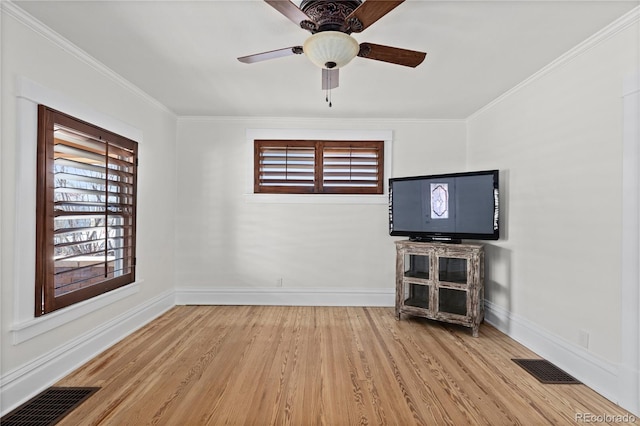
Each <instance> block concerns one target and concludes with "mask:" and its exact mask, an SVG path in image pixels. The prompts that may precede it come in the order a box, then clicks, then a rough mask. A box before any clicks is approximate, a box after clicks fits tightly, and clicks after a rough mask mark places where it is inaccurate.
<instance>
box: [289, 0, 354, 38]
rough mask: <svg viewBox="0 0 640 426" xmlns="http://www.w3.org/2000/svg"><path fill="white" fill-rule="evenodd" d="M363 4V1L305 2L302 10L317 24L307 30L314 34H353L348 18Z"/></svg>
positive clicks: (319, 0) (318, 0)
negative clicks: (333, 32)
mask: <svg viewBox="0 0 640 426" xmlns="http://www.w3.org/2000/svg"><path fill="white" fill-rule="evenodd" d="M361 4H362V1H361V0H343V1H331V0H303V1H302V3H301V4H300V9H301V10H302V11H303V12H304V13H306V14H307V16H309V18H311V19H312V20H313V22H314V23H315V26H314V27H315V28H306V29H308V30H310V31H311V32H313V33H319V32H323V31H340V32H343V33H347V34H351V32H352V29H351V25H350V24H349V23H347V22H346V21H347V16H349V15H350V14H351V12H353V11H354V10H356V9H357V8H358V6H360V5H361ZM303 27H304V26H303Z"/></svg>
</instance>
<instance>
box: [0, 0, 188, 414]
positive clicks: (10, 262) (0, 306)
mask: <svg viewBox="0 0 640 426" xmlns="http://www.w3.org/2000/svg"><path fill="white" fill-rule="evenodd" d="M1 19H2V22H1V24H2V26H1V28H2V37H1V42H2V73H1V78H2V80H1V87H2V98H1V102H2V133H1V136H2V141H1V145H0V151H1V152H2V158H1V163H0V164H1V182H2V186H1V195H2V198H1V200H2V206H1V210H0V214H1V216H0V217H1V228H0V232H1V234H2V242H1V245H0V249H1V259H0V265H1V275H0V278H1V281H0V291H1V294H2V297H1V301H0V310H1V313H0V315H1V317H0V322H1V328H0V346H1V349H0V357H1V361H0V382H1V389H0V390H1V394H0V395H1V398H0V399H1V407H0V410H1V411H2V412H6V411H7V410H8V409H10V408H11V407H13V406H15V405H16V404H17V403H19V402H21V400H23V399H24V398H25V397H28V396H32V395H33V393H34V392H36V391H38V390H40V389H42V388H44V387H46V386H48V385H50V384H51V382H52V381H54V380H55V379H56V378H58V377H60V376H62V375H64V374H66V373H68V372H69V369H73V368H76V367H77V366H78V365H79V363H81V362H83V361H84V360H86V358H88V357H90V356H92V355H93V354H95V353H96V352H99V351H100V350H102V349H104V348H105V347H106V346H108V345H109V344H111V343H113V342H114V341H115V340H117V339H118V338H120V337H122V336H123V335H125V334H126V333H128V332H130V331H131V330H133V329H135V328H137V327H139V326H141V325H142V324H143V323H144V321H147V320H149V319H150V318H151V317H153V316H154V315H157V314H158V312H160V311H161V310H162V309H166V308H167V307H168V306H171V305H173V280H172V276H173V269H174V268H173V264H174V253H173V249H172V245H173V236H174V225H175V217H174V209H173V201H174V200H175V191H176V186H175V165H174V153H175V145H174V144H175V135H176V118H175V116H174V115H173V114H172V113H170V112H169V111H167V110H166V109H165V108H164V107H162V106H161V105H159V104H157V103H155V102H154V101H153V100H151V99H150V98H148V97H147V96H145V95H144V94H142V93H141V92H139V90H138V89H136V88H134V87H132V86H130V85H128V83H126V82H124V81H123V80H121V79H120V78H119V77H117V76H116V75H115V74H113V73H111V72H110V71H109V70H107V69H106V68H104V67H103V66H102V65H101V64H99V63H97V62H95V61H93V60H92V59H91V58H89V57H87V56H86V55H85V54H84V53H82V52H80V51H78V50H77V49H76V48H75V47H74V46H71V45H68V44H67V43H66V42H65V41H64V40H62V39H61V38H59V37H58V36H57V35H56V34H54V33H52V32H50V31H49V30H48V29H46V28H44V27H42V26H41V25H40V24H38V23H37V22H34V21H33V20H31V18H29V17H28V16H25V15H23V14H22V13H20V11H19V10H18V9H17V8H15V6H11V5H8V4H7V5H6V4H4V3H3V5H2V16H1ZM25 81H27V82H28V84H27V86H29V87H30V88H31V89H34V88H35V89H34V90H26V91H27V92H30V94H29V95H28V96H27V97H28V98H29V99H25V98H21V99H18V96H25V89H24V87H25V84H24V82H25ZM36 92H37V93H36ZM34 93H35V94H34ZM38 97H42V98H43V99H49V100H50V101H51V102H54V103H56V106H63V107H68V108H70V109H72V110H73V111H67V112H72V113H79V114H82V115H84V116H90V117H95V118H96V119H98V120H99V121H101V122H102V123H108V124H107V125H111V124H114V123H115V124H116V125H117V126H118V127H120V128H123V129H133V133H138V134H139V135H140V137H141V141H140V145H139V155H140V162H141V164H140V168H139V176H138V179H139V185H138V200H139V204H138V206H139V208H138V248H137V256H138V270H137V279H138V284H137V285H136V286H135V287H136V288H135V291H130V292H128V293H126V292H125V293H124V294H125V296H126V297H122V298H120V300H118V301H115V302H112V303H108V304H106V306H102V307H100V308H98V309H97V310H95V311H94V312H89V313H86V314H84V313H83V312H81V311H78V310H76V311H75V312H74V313H72V314H69V311H65V310H62V311H59V312H57V313H55V314H50V316H44V317H42V318H41V319H38V320H35V319H33V314H32V313H33V300H30V301H29V300H26V301H25V300H19V298H20V294H23V293H24V289H28V290H30V291H31V294H33V290H32V288H33V286H34V282H33V279H32V277H33V271H34V269H35V266H34V265H35V258H33V256H32V253H33V244H35V240H33V241H32V239H31V238H30V237H31V236H32V235H33V229H34V228H33V227H34V223H33V222H32V220H31V219H33V218H34V217H35V213H34V211H35V207H34V205H35V195H34V194H35V186H34V182H35V179H32V178H31V176H32V174H35V168H32V167H33V166H34V165H35V157H34V156H32V155H31V153H33V152H35V151H34V150H33V146H35V143H36V141H35V138H33V137H31V136H33V135H32V134H31V133H32V129H33V128H34V127H33V126H35V125H36V123H35V122H34V116H33V114H31V112H32V110H33V108H34V106H35V103H34V102H37V101H38V99H36V98H38ZM18 110H20V112H18ZM24 111H27V113H26V116H25V114H23V112H24ZM32 144H33V145H32ZM20 239H23V241H25V242H24V243H20V242H19V241H20ZM23 299H24V298H23ZM25 303H27V304H30V306H28V305H27V306H26V308H25V306H24V304H25ZM103 305H104V304H103ZM63 311H65V312H63ZM72 311H73V309H72ZM25 312H26V314H25ZM69 315H71V316H69ZM25 316H26V317H25ZM29 316H30V317H31V318H28V317H29ZM50 318H54V320H53V321H52V320H50ZM25 324H26V325H25ZM52 324H53V325H52ZM16 330H18V332H17V331H16ZM43 330H44V331H43ZM31 332H33V335H31V334H30V333H31ZM25 333H26V334H29V335H28V336H27V337H25ZM18 334H19V335H21V336H22V338H20V339H17V340H24V341H22V342H20V343H16V340H14V338H15V337H16V335H18Z"/></svg>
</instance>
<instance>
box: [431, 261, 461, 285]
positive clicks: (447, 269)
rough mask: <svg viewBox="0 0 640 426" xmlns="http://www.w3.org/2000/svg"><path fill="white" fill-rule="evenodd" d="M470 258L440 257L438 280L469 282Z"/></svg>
mask: <svg viewBox="0 0 640 426" xmlns="http://www.w3.org/2000/svg"><path fill="white" fill-rule="evenodd" d="M467 271H468V260H467V259H463V258H458V257H439V258H438V281H440V282H448V283H456V284H467Z"/></svg>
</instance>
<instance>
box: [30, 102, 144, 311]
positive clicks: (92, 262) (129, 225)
mask: <svg viewBox="0 0 640 426" xmlns="http://www.w3.org/2000/svg"><path fill="white" fill-rule="evenodd" d="M41 108H43V109H42V111H41V114H43V115H42V117H41V121H42V120H44V122H42V123H43V124H44V127H45V128H46V130H43V131H42V132H43V134H42V135H41V137H42V138H43V141H42V143H41V146H40V147H39V149H40V151H39V161H40V166H39V169H40V171H41V172H42V173H44V175H43V177H42V178H39V180H38V181H39V185H40V186H39V188H38V192H39V199H38V203H39V204H38V206H39V213H38V217H39V218H40V220H41V223H40V224H39V226H38V229H37V234H38V235H37V243H38V244H37V245H38V256H37V259H36V268H37V271H36V279H37V281H38V284H39V289H38V288H37V290H39V294H38V295H37V296H39V298H40V300H39V301H37V304H38V306H37V311H38V310H39V311H40V314H42V313H46V312H50V311H52V310H55V309H58V308H60V307H63V306H67V305H69V304H72V303H76V302H77V301H79V300H85V299H87V298H89V297H93V296H95V295H97V294H101V293H104V292H106V291H109V290H112V289H114V288H117V287H120V286H122V285H125V284H128V283H130V282H133V281H134V280H135V273H134V269H135V268H134V266H135V210H136V208H135V198H136V169H137V164H136V162H137V144H136V143H135V142H133V141H131V140H129V139H126V138H123V137H121V136H118V135H113V134H111V133H109V132H106V131H104V130H102V129H99V128H96V127H93V126H91V125H88V124H87V123H84V122H81V121H79V120H75V119H73V118H71V117H68V116H66V115H64V114H62V113H59V112H56V111H53V110H49V109H46V108H44V107H41Z"/></svg>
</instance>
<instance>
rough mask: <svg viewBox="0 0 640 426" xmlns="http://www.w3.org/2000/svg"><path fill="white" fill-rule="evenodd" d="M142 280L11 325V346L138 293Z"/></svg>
mask: <svg viewBox="0 0 640 426" xmlns="http://www.w3.org/2000/svg"><path fill="white" fill-rule="evenodd" d="M143 281H144V280H138V281H136V282H134V283H131V284H128V285H126V286H124V287H120V288H117V289H115V290H112V291H110V292H108V293H104V294H101V295H99V296H96V297H92V298H91V299H88V300H85V301H83V302H80V303H76V304H74V305H71V306H67V307H66V308H63V309H60V310H57V311H54V312H51V313H49V314H46V315H45V316H42V317H36V318H33V319H30V320H28V321H25V322H22V323H13V324H11V334H12V335H13V344H14V345H17V344H20V343H22V342H25V341H27V340H29V339H32V338H34V337H36V336H39V335H41V334H44V333H46V332H48V331H51V330H53V329H55V328H58V327H60V326H62V325H64V324H67V323H69V322H71V321H75V320H77V319H79V318H82V317H83V316H85V315H87V314H90V313H92V312H95V311H96V310H97V309H101V308H103V307H105V306H108V305H110V304H112V303H115V302H117V301H119V300H122V299H125V298H127V297H129V296H131V295H134V294H136V293H138V292H139V291H140V284H141V283H142V282H143Z"/></svg>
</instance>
